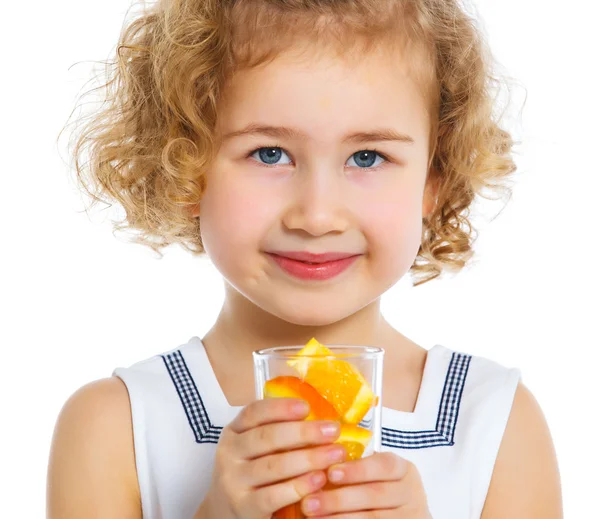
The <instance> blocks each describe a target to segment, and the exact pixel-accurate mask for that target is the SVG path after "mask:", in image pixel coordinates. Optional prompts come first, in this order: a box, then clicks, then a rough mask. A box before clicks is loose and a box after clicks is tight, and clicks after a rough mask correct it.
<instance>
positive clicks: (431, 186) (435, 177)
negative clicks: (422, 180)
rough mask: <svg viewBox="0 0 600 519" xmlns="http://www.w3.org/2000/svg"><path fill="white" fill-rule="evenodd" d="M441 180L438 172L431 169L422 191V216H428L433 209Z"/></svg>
mask: <svg viewBox="0 0 600 519" xmlns="http://www.w3.org/2000/svg"><path fill="white" fill-rule="evenodd" d="M441 180H442V179H441V177H440V175H439V173H438V172H437V171H436V170H434V169H432V170H431V172H430V174H429V176H428V178H427V183H426V184H425V191H424V193H423V218H427V217H429V216H430V215H431V213H432V212H433V211H435V208H436V206H437V200H438V194H439V190H440V183H441Z"/></svg>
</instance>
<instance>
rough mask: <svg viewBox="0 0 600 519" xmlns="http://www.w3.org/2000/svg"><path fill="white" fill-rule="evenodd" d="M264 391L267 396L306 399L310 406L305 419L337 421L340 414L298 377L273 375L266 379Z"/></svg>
mask: <svg viewBox="0 0 600 519" xmlns="http://www.w3.org/2000/svg"><path fill="white" fill-rule="evenodd" d="M264 393H265V397H267V398H278V397H279V398H301V399H302V400H306V401H307V402H308V405H309V406H310V413H309V415H308V416H307V417H306V420H335V421H339V419H340V415H339V414H338V413H337V411H336V410H335V409H334V407H333V406H332V405H331V404H330V403H329V402H328V401H327V400H325V399H324V398H323V397H322V396H321V395H320V394H319V392H318V391H317V390H316V389H315V388H314V387H312V386H311V385H310V384H308V383H307V382H303V381H302V380H300V379H299V378H298V377H275V378H272V379H271V380H267V382H266V383H265V388H264Z"/></svg>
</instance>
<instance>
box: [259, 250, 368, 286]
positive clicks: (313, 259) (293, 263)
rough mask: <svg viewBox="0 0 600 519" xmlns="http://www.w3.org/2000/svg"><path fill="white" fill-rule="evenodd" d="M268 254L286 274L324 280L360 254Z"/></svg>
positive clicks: (334, 274)
mask: <svg viewBox="0 0 600 519" xmlns="http://www.w3.org/2000/svg"><path fill="white" fill-rule="evenodd" d="M268 255H269V256H270V257H271V258H272V259H273V261H274V262H275V263H276V264H277V265H278V266H279V267H280V268H281V269H282V270H283V271H285V272H286V273H287V274H289V275H291V276H293V277H295V278H299V279H303V280H314V281H324V280H327V279H331V278H333V277H335V276H337V275H339V274H341V273H342V272H344V271H345V270H346V269H347V268H348V267H350V266H351V265H352V264H353V263H354V262H355V261H356V260H357V259H358V258H359V257H360V256H361V254H355V253H347V252H326V253H323V254H315V253H310V252H289V251H285V252H282V251H278V252H270V253H268Z"/></svg>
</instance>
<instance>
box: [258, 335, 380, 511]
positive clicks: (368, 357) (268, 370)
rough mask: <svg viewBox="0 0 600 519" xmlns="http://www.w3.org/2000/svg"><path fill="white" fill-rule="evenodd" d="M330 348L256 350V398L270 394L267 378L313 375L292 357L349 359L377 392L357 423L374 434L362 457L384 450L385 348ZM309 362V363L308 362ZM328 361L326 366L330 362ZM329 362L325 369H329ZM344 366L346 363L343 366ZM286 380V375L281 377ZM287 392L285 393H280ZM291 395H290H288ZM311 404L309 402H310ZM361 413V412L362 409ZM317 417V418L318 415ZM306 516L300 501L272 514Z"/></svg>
mask: <svg viewBox="0 0 600 519" xmlns="http://www.w3.org/2000/svg"><path fill="white" fill-rule="evenodd" d="M325 346H327V348H328V349H329V350H331V353H332V354H331V355H327V356H323V355H302V356H299V355H298V353H299V352H300V350H301V349H302V348H304V346H279V347H276V348H268V349H264V350H259V351H255V352H254V353H253V358H254V381H255V388H256V398H257V399H263V398H269V397H270V396H269V392H268V391H265V384H266V383H267V382H268V381H271V383H273V382H274V379H276V378H278V377H297V378H298V379H300V380H302V381H303V382H308V381H309V380H312V379H310V376H309V374H308V373H310V372H306V378H305V377H304V376H302V374H301V371H302V370H300V372H299V370H298V368H297V366H298V364H296V366H293V365H290V361H291V363H292V364H293V363H294V362H297V361H298V360H300V359H301V360H302V362H304V363H305V364H304V366H306V362H307V360H308V362H309V363H310V362H313V361H317V362H318V363H321V364H319V365H320V366H323V365H324V364H323V363H327V362H329V361H334V364H333V365H336V366H339V364H335V361H338V360H342V361H346V362H348V363H349V364H351V365H352V366H354V368H356V370H358V372H359V373H360V374H361V375H362V377H363V378H364V380H365V381H366V382H367V384H368V385H369V386H370V388H371V390H372V392H373V394H374V403H373V405H372V406H370V407H369V409H368V411H366V414H365V415H364V416H363V417H362V419H361V420H360V422H359V423H358V424H356V426H358V427H360V428H362V429H367V430H368V431H370V433H371V436H370V440H369V443H368V444H367V445H366V447H365V448H364V452H363V453H362V456H361V457H365V456H370V455H371V454H373V453H374V452H379V451H380V450H381V407H382V403H381V402H382V378H383V355H384V351H383V349H381V348H376V347H373V346H358V345H328V344H327V345H325ZM308 365H310V364H308ZM331 365H332V364H328V365H327V366H331ZM327 366H326V367H325V370H327ZM342 369H343V367H342ZM278 380H283V379H278ZM281 396H286V395H281ZM287 396H289V395H287ZM309 404H310V402H309ZM361 414H362V413H361ZM317 419H318V418H317ZM339 421H340V422H342V423H343V422H344V420H343V419H342V418H339ZM333 487H334V485H333V484H331V483H328V484H327V486H326V487H325V488H333ZM304 518H305V516H304V514H302V512H301V509H300V505H299V504H296V505H291V506H288V507H286V508H284V509H282V510H280V511H279V512H277V513H276V514H274V515H273V518H272V519H304Z"/></svg>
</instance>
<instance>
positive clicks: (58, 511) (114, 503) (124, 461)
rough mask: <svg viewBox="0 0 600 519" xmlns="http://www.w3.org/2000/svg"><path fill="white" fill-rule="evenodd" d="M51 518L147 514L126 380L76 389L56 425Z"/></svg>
mask: <svg viewBox="0 0 600 519" xmlns="http://www.w3.org/2000/svg"><path fill="white" fill-rule="evenodd" d="M46 505H47V512H46V513H47V519H80V518H82V517H85V518H87V519H95V518H102V519H111V518H113V519H117V518H118V519H141V517H142V513H141V504H140V493H139V487H138V482H137V473H136V469H135V457H134V450H133V433H132V425H131V410H130V404H129V395H128V393H127V388H126V387H125V385H124V384H123V382H121V380H120V379H118V378H116V377H113V378H108V379H102V380H98V381H95V382H92V383H90V384H87V385H86V386H83V387H82V388H80V389H79V390H78V391H76V392H75V393H74V394H73V395H72V396H71V397H70V398H69V400H67V402H66V403H65V405H64V406H63V408H62V410H61V412H60V414H59V416H58V419H57V422H56V426H55V429H54V436H53V439H52V446H51V451H50V460H49V464H48V481H47V499H46Z"/></svg>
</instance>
